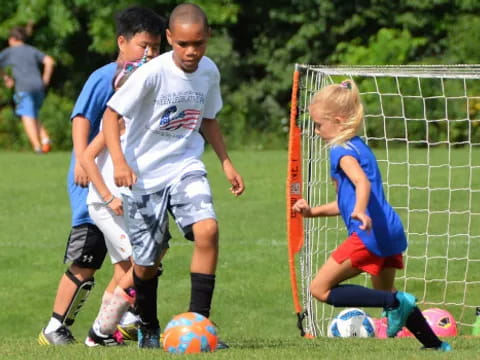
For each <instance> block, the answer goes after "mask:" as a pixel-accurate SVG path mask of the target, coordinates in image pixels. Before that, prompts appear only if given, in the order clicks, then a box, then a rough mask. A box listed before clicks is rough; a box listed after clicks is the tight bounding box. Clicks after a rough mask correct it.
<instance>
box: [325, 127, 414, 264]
mask: <svg viewBox="0 0 480 360" xmlns="http://www.w3.org/2000/svg"><path fill="white" fill-rule="evenodd" d="M344 156H352V157H353V158H355V159H356V160H357V161H358V163H359V164H360V166H361V167H362V169H363V171H364V172H365V174H366V176H367V178H368V180H369V181H370V183H371V190H370V199H369V202H368V206H367V211H366V212H367V214H368V215H369V216H370V218H371V219H372V228H371V229H370V230H367V231H366V230H361V229H360V228H359V227H360V225H361V222H360V221H358V220H356V219H352V218H351V216H350V215H351V214H352V212H353V209H354V207H355V202H356V194H355V186H354V185H353V183H352V182H351V181H350V179H349V178H348V177H347V176H346V175H345V173H344V172H343V170H342V169H341V168H340V159H341V158H342V157H344ZM330 174H331V176H332V178H333V180H334V182H335V184H336V187H337V202H338V207H339V209H340V215H341V216H342V218H343V221H344V222H345V226H346V227H347V230H348V234H349V235H350V234H352V233H353V232H355V233H357V235H358V236H359V237H360V239H361V240H362V242H363V243H364V244H365V246H366V247H367V249H368V250H370V251H371V252H373V253H374V254H376V255H378V256H382V257H385V256H390V255H396V254H400V253H402V252H403V251H404V250H405V249H406V248H407V239H406V237H405V232H404V229H403V225H402V222H401V220H400V217H399V216H398V214H397V213H396V212H395V210H393V208H392V207H391V205H390V204H389V203H388V202H387V200H386V199H385V194H384V192H383V184H382V176H381V174H380V169H379V168H378V164H377V159H376V158H375V155H374V154H373V152H372V151H371V150H370V148H369V147H368V145H367V144H365V143H364V142H363V140H362V139H360V138H359V137H358V136H355V137H354V138H352V139H350V140H349V141H348V142H346V143H345V144H344V145H337V146H334V147H332V148H331V149H330Z"/></svg>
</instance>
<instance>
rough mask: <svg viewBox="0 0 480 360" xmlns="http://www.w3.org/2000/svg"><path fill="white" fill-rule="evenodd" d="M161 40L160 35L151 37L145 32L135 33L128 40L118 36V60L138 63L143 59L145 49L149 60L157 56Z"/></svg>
mask: <svg viewBox="0 0 480 360" xmlns="http://www.w3.org/2000/svg"><path fill="white" fill-rule="evenodd" d="M161 38H162V37H161V35H152V34H150V33H148V32H146V31H142V32H140V33H136V34H135V35H134V36H132V37H131V38H130V39H127V38H126V37H124V36H123V35H120V36H119V37H118V40H117V42H118V48H119V49H120V54H119V60H120V61H121V62H129V61H138V60H140V59H141V58H142V57H143V54H144V52H145V49H146V48H147V47H148V49H149V50H148V53H147V56H148V59H149V60H150V59H152V58H154V57H155V56H158V54H159V53H160V41H161Z"/></svg>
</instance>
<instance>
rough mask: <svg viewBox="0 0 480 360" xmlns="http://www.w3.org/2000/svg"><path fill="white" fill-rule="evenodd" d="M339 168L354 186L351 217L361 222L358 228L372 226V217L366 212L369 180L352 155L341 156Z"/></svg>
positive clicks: (368, 197)
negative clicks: (353, 204)
mask: <svg viewBox="0 0 480 360" xmlns="http://www.w3.org/2000/svg"><path fill="white" fill-rule="evenodd" d="M340 168H341V169H342V170H343V172H344V173H345V175H347V177H348V178H349V179H350V181H351V182H352V183H353V185H354V186H355V207H354V208H353V211H352V214H351V217H352V218H354V219H357V220H359V221H361V222H362V225H361V226H360V229H362V230H368V229H370V228H371V227H372V219H371V218H370V216H368V214H367V206H368V201H369V199H370V189H371V185H370V180H368V178H367V175H366V174H365V172H364V171H363V169H362V167H361V166H360V164H359V163H358V161H357V159H355V158H354V157H353V156H344V157H342V158H341V159H340Z"/></svg>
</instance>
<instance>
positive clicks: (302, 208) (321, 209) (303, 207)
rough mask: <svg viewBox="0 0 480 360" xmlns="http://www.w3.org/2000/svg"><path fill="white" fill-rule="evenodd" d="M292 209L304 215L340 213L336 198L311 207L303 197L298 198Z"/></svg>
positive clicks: (333, 214)
mask: <svg viewBox="0 0 480 360" xmlns="http://www.w3.org/2000/svg"><path fill="white" fill-rule="evenodd" d="M292 209H293V210H294V211H296V212H299V213H301V214H302V216H304V217H318V216H337V215H339V214H340V210H339V209H338V204H337V201H336V200H335V201H332V202H329V203H327V204H323V205H320V206H315V207H313V208H312V207H310V205H308V203H307V201H306V200H305V199H300V200H298V201H297V202H296V203H295V204H294V205H293V207H292Z"/></svg>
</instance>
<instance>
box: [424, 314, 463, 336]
mask: <svg viewBox="0 0 480 360" xmlns="http://www.w3.org/2000/svg"><path fill="white" fill-rule="evenodd" d="M422 314H423V316H425V319H426V320H427V322H428V324H429V325H430V327H431V328H432V330H433V332H434V333H435V334H436V335H437V336H456V335H457V334H458V330H457V322H456V321H455V319H454V317H453V316H452V314H450V313H449V312H448V311H447V310H443V309H439V308H431V309H427V310H423V311H422Z"/></svg>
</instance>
